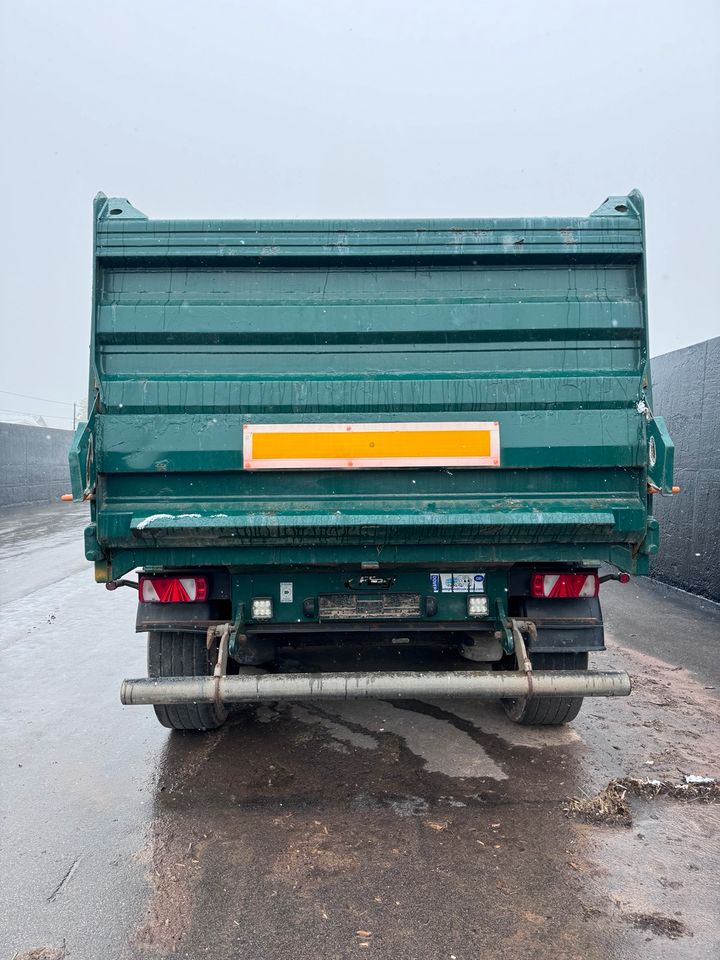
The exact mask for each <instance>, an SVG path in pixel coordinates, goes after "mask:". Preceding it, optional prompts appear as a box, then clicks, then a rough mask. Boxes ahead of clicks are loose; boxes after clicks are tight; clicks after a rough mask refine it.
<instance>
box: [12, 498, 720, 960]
mask: <svg viewBox="0 0 720 960" xmlns="http://www.w3.org/2000/svg"><path fill="white" fill-rule="evenodd" d="M84 515H85V511H84V508H82V507H77V506H75V505H65V504H62V505H57V506H52V507H48V508H34V509H32V510H22V511H19V510H16V511H5V512H3V513H0V533H1V535H2V546H1V547H0V593H1V596H2V607H1V611H0V617H1V621H0V676H1V677H2V697H1V699H0V733H1V736H2V740H1V744H2V745H1V747H0V751H1V764H2V765H1V768H0V778H1V779H0V805H1V806H0V863H2V867H3V870H2V873H3V881H2V884H1V885H0V960H5V958H7V960H10V958H13V957H16V958H17V960H19V958H21V957H22V958H25V957H31V956H32V957H35V956H37V954H32V953H30V951H32V950H34V949H37V948H41V947H46V948H48V951H49V952H46V954H43V955H42V956H44V957H47V958H56V960H57V958H61V957H68V958H77V960H95V958H98V960H100V958H102V960H112V958H121V960H139V958H146V957H165V956H177V957H187V958H201V957H212V958H217V960H226V958H227V960H229V958H235V957H247V958H251V960H280V958H282V960H290V958H292V960H305V958H308V960H309V958H317V957H326V958H332V960H334V958H346V957H353V958H354V957H360V958H362V957H368V958H372V957H375V958H378V960H386V958H387V960H390V958H393V960H436V958H437V960H440V958H446V960H477V958H484V957H493V958H501V960H504V958H508V960H509V958H512V960H521V958H526V957H527V958H530V957H532V958H534V960H543V958H553V960H562V958H581V957H582V958H584V960H596V958H597V960H600V958H602V960H608V958H637V957H643V958H644V957H648V958H662V960H665V958H685V957H687V958H693V960H703V958H712V960H717V957H718V956H720V919H718V917H719V916H720V894H719V892H718V891H719V890H720V868H719V866H718V864H719V862H720V840H719V839H718V838H719V836H720V830H719V827H720V807H718V806H717V805H706V804H698V803H680V802H677V801H672V800H654V801H640V800H633V802H632V807H633V824H632V826H631V827H629V828H628V827H611V826H601V825H596V824H593V825H587V824H581V823H578V822H576V821H573V820H570V819H568V817H567V815H566V813H565V812H564V809H563V807H564V804H565V803H566V801H567V799H568V798H570V797H574V796H584V795H586V794H589V795H592V794H593V793H595V792H596V791H597V790H598V789H600V788H602V787H603V786H604V785H605V784H606V783H607V782H608V781H609V780H610V779H611V778H612V777H615V776H624V775H630V776H637V777H648V776H651V777H658V778H668V779H671V780H673V781H674V782H676V781H678V780H679V779H680V778H681V777H682V776H683V775H685V774H705V775H713V774H715V775H716V774H717V773H718V772H720V672H719V670H718V664H720V657H719V656H718V655H719V654H720V608H718V606H717V605H714V604H711V603H707V602H703V601H700V600H697V599H695V598H692V597H688V596H687V595H685V594H681V593H679V592H677V591H674V590H672V589H670V588H665V587H661V586H658V585H655V584H652V583H649V582H647V581H637V582H633V583H631V584H630V585H628V586H626V587H620V586H619V585H616V584H607V585H605V586H604V587H603V598H604V610H605V616H606V620H607V623H608V634H609V636H608V642H609V647H610V649H609V652H608V653H607V654H604V655H602V656H598V657H597V658H596V662H597V663H598V665H601V666H613V667H617V668H625V669H628V670H629V671H630V673H631V674H632V675H633V678H634V682H635V690H634V693H633V695H632V696H631V697H630V698H628V699H625V700H596V701H594V702H589V703H588V704H586V706H585V708H584V709H583V711H582V712H581V714H580V717H579V718H578V719H577V720H576V721H575V723H574V724H573V725H572V726H570V727H567V728H561V729H556V730H552V729H550V730H542V729H541V730H523V729H520V728H518V727H514V726H512V725H510V724H509V723H508V722H507V721H506V720H505V719H504V717H503V714H502V713H501V711H500V710H499V708H497V707H496V706H494V705H482V704H480V705H478V704H476V703H472V702H470V701H455V702H449V701H448V702H433V703H424V702H419V701H415V702H403V703H399V702H393V703H389V702H375V703H372V702H362V703H361V702H356V703H349V704H337V705H335V704H332V703H331V704H323V705H321V706H318V705H307V704H306V705H292V704H287V705H285V706H282V707H279V708H275V707H273V706H263V707H261V708H258V709H254V708H252V709H250V708H247V709H243V710H241V711H239V712H238V713H237V714H235V715H234V717H233V720H232V723H230V724H229V725H228V726H227V727H225V728H224V729H222V730H221V731H219V732H217V733H215V734H209V735H204V736H202V735H178V734H170V733H169V732H168V731H166V730H165V729H163V728H162V727H160V726H159V725H158V724H157V722H156V721H155V718H154V715H153V714H152V711H151V710H150V709H149V708H148V709H146V708H139V707H138V708H123V707H121V706H120V704H119V701H118V690H119V684H120V680H121V679H122V678H123V677H126V676H143V675H144V673H145V664H144V658H145V651H144V638H143V637H140V636H136V635H135V634H134V605H135V601H136V595H135V594H134V593H133V592H132V591H129V590H119V591H116V592H115V593H108V592H107V591H106V590H104V589H103V588H102V587H99V586H97V585H95V584H94V582H93V579H92V573H91V570H90V566H89V564H86V562H85V560H84V558H83V555H82V537H81V532H82V527H83V525H84V522H85V521H84ZM50 948H54V951H55V952H52V950H51V949H50Z"/></svg>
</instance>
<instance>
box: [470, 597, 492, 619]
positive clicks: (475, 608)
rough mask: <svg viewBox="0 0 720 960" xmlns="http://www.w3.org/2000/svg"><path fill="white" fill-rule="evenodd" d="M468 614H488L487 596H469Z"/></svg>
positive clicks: (473, 615)
mask: <svg viewBox="0 0 720 960" xmlns="http://www.w3.org/2000/svg"><path fill="white" fill-rule="evenodd" d="M467 610H468V616H469V617H486V616H487V615H488V598H487V597H468V607H467Z"/></svg>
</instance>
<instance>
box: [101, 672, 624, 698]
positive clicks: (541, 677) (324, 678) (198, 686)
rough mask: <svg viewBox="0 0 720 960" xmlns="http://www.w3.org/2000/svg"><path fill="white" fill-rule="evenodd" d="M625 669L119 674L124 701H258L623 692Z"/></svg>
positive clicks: (611, 694)
mask: <svg viewBox="0 0 720 960" xmlns="http://www.w3.org/2000/svg"><path fill="white" fill-rule="evenodd" d="M630 686H631V685H630V677H629V676H628V675H627V673H615V672H610V671H597V672H589V671H587V670H577V671H574V670H541V671H538V672H535V671H531V672H520V671H502V672H501V671H489V670H454V671H453V670H448V671H422V672H419V671H396V672H386V671H378V672H358V673H285V674H277V673H261V672H257V671H254V672H253V673H241V674H240V675H239V676H216V677H165V678H152V677H147V678H143V679H139V680H124V681H123V684H122V688H121V690H120V700H121V702H122V703H124V704H126V705H129V704H174V703H178V704H180V703H213V702H216V701H218V702H224V703H259V702H261V701H265V700H353V699H365V698H378V699H388V698H402V697H409V698H412V699H424V698H434V697H440V698H442V697H468V698H474V699H477V700H497V699H500V698H503V697H508V698H514V697H528V696H533V697H626V696H628V695H629V693H630Z"/></svg>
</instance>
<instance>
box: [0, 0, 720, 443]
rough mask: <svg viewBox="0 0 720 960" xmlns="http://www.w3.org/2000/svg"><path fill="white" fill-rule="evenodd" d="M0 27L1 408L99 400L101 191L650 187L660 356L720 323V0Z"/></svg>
mask: <svg viewBox="0 0 720 960" xmlns="http://www.w3.org/2000/svg"><path fill="white" fill-rule="evenodd" d="M2 20H3V29H2V33H3V41H2V43H3V49H2V61H3V64H2V66H3V95H2V131H3V139H4V147H3V149H2V153H1V154H0V163H1V164H2V184H3V199H2V206H3V228H2V231H1V232H0V235H1V237H2V251H1V252H0V257H1V258H0V263H2V273H3V280H2V287H1V288H0V289H1V296H2V316H3V343H2V351H1V354H2V356H1V362H2V368H1V382H0V387H1V388H2V390H4V391H6V392H5V393H2V394H0V408H1V409H2V410H6V409H15V410H20V411H29V412H32V413H43V414H46V415H47V414H54V415H56V416H58V417H60V416H63V415H70V409H69V408H68V407H62V406H54V405H49V404H46V403H38V402H35V401H31V400H26V399H22V398H18V397H11V396H9V395H8V393H7V391H11V392H13V393H20V394H33V395H38V396H41V397H50V398H53V399H56V400H60V401H72V400H73V399H77V398H79V397H81V396H83V394H84V392H85V389H86V378H87V343H88V328H89V320H90V311H89V307H90V281H91V201H92V197H93V195H94V194H95V193H96V192H97V191H98V190H103V191H104V192H105V193H107V194H109V195H116V196H127V197H128V198H129V199H130V200H131V201H132V202H133V203H134V204H135V205H136V206H137V207H139V208H140V209H141V210H143V211H144V212H145V213H147V214H148V215H150V216H152V217H238V218H242V217H327V216H331V217H342V216H351V217H385V216H387V217H392V216H400V217H416V216H422V217H425V216H465V217H472V216H485V215H488V216H533V215H543V214H551V215H554V214H556V215H563V214H568V215H582V214H586V213H589V212H590V211H591V210H592V209H594V208H595V207H596V206H598V205H599V204H600V202H601V201H602V200H603V199H604V198H605V197H606V196H607V195H608V194H613V193H625V192H627V191H629V190H630V189H631V188H632V187H639V188H640V189H641V190H642V191H643V192H644V194H645V198H646V204H647V214H648V233H649V237H648V247H649V254H648V255H649V275H650V320H651V345H652V352H653V353H654V354H658V353H663V352H666V351H668V350H673V349H676V348H678V347H682V346H685V345H686V344H689V343H694V342H696V341H699V340H704V339H706V338H708V337H711V336H716V335H717V334H718V333H720V320H719V319H718V307H717V299H718V297H717V292H716V288H717V276H718V259H717V246H716V234H717V231H718V225H719V224H720V187H719V183H718V181H719V179H720V178H719V176H718V171H719V170H720V151H719V149H718V127H719V125H718V120H719V113H718V102H719V98H718V95H719V92H720V91H719V87H720V83H719V75H720V66H719V64H720V56H719V51H720V3H718V2H717V0H708V2H705V0H685V2H684V3H677V2H673V3H670V2H665V0H622V2H616V0H598V2H584V0H545V2H538V0H535V2H531V0H488V2H482V0H477V2H473V0H442V2H438V0H417V2H411V0H394V2H393V0H385V2H379V0H354V2H353V0H346V2H342V0H303V2H290V0H286V2H282V0H265V2H257V0H255V2H245V0H206V2H198V0H195V2H186V0H139V2H138V0H125V2H122V3H106V2H103V0H65V2H64V3H58V2H56V0H55V2H32V0H22V2H21V0H16V2H10V0H3V2H2ZM0 416H2V412H0ZM50 422H52V424H53V425H57V426H60V425H62V421H61V420H59V419H58V420H54V421H50Z"/></svg>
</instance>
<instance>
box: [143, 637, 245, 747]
mask: <svg viewBox="0 0 720 960" xmlns="http://www.w3.org/2000/svg"><path fill="white" fill-rule="evenodd" d="M147 651H148V676H150V677H198V676H209V675H210V674H211V673H212V671H213V667H214V665H215V664H214V658H213V657H212V656H211V654H210V651H209V650H208V649H207V644H206V641H205V635H204V634H202V633H185V632H180V631H175V632H172V633H166V632H164V631H163V632H161V631H155V630H151V631H150V633H148V643H147ZM153 710H154V711H155V716H156V717H157V718H158V720H159V721H160V723H161V724H162V725H163V726H164V727H169V728H170V729H171V730H215V729H217V727H221V726H222V725H223V723H225V720H226V719H227V715H228V711H227V708H226V707H225V706H223V705H222V704H217V703H182V704H176V705H173V706H164V705H163V706H155V707H153Z"/></svg>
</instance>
